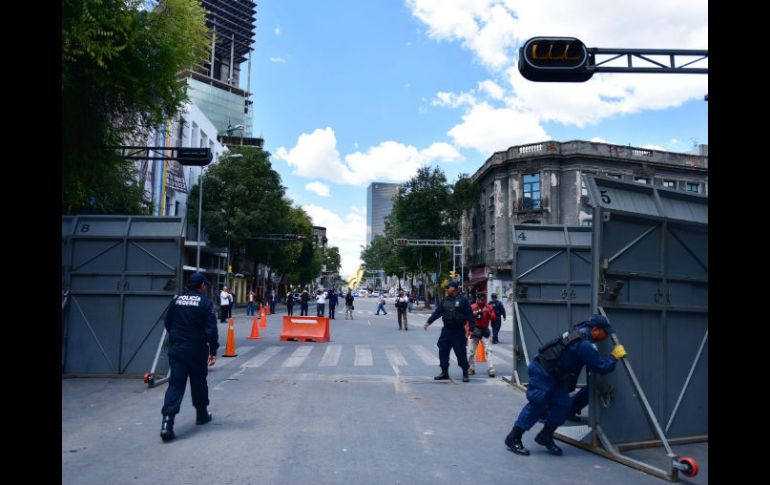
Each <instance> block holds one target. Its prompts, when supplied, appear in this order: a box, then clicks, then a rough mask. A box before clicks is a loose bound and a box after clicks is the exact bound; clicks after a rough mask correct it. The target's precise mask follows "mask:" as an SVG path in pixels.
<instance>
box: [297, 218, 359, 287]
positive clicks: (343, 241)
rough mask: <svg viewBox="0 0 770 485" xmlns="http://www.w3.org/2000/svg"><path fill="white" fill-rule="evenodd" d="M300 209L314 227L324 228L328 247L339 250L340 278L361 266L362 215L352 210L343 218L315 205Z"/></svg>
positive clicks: (345, 277)
mask: <svg viewBox="0 0 770 485" xmlns="http://www.w3.org/2000/svg"><path fill="white" fill-rule="evenodd" d="M302 208H303V209H304V210H305V212H307V213H308V215H309V216H310V218H311V219H313V225H314V226H322V227H325V228H326V237H327V238H328V239H329V243H328V245H329V246H337V247H338V248H340V259H341V266H342V267H341V269H340V276H342V277H343V279H347V277H348V276H350V275H352V274H353V272H355V271H356V270H357V269H358V266H359V265H360V264H361V260H360V259H359V257H360V256H361V246H362V245H364V244H366V219H365V217H364V215H363V214H361V213H359V212H357V211H356V210H353V212H350V213H348V214H347V215H345V217H344V218H343V217H340V216H339V215H337V214H336V213H334V212H332V211H330V210H328V209H325V208H323V207H319V206H317V205H312V204H310V205H304V206H302Z"/></svg>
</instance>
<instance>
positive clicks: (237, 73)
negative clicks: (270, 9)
mask: <svg viewBox="0 0 770 485" xmlns="http://www.w3.org/2000/svg"><path fill="white" fill-rule="evenodd" d="M201 6H202V7H203V9H204V10H205V11H206V26H207V27H208V29H209V35H210V42H211V52H210V55H209V58H208V59H206V60H204V61H203V62H201V63H200V64H198V65H196V66H194V67H193V68H192V69H191V70H189V71H188V73H187V74H188V78H187V83H188V86H189V89H188V94H189V96H190V100H191V101H192V102H193V103H194V104H196V105H197V106H198V107H199V108H200V109H201V111H203V113H205V115H206V117H208V118H209V120H211V122H212V123H213V124H214V126H215V127H216V129H217V131H218V132H219V134H220V141H222V142H223V143H226V144H228V145H229V144H236V145H238V144H240V145H251V146H259V147H262V145H263V142H262V140H261V139H259V138H251V137H252V108H251V106H252V103H253V101H252V100H251V99H250V98H251V75H250V72H251V53H252V52H253V50H254V49H253V47H252V44H253V43H254V30H255V21H256V12H257V4H256V2H253V1H250V0H201ZM246 61H248V67H247V69H246V85H245V89H243V88H242V87H241V65H242V64H243V63H244V62H246Z"/></svg>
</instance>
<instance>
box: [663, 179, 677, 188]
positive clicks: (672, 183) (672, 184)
mask: <svg viewBox="0 0 770 485" xmlns="http://www.w3.org/2000/svg"><path fill="white" fill-rule="evenodd" d="M663 187H665V188H667V189H675V188H676V180H663Z"/></svg>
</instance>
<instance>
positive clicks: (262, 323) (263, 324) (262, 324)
mask: <svg viewBox="0 0 770 485" xmlns="http://www.w3.org/2000/svg"><path fill="white" fill-rule="evenodd" d="M259 326H260V327H261V328H267V317H266V316H265V314H264V313H263V314H262V317H261V318H260V320H259Z"/></svg>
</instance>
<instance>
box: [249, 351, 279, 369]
mask: <svg viewBox="0 0 770 485" xmlns="http://www.w3.org/2000/svg"><path fill="white" fill-rule="evenodd" d="M281 350H283V347H278V346H272V347H268V348H266V349H265V350H263V351H262V352H260V353H258V354H257V355H255V356H254V357H252V358H251V359H250V360H249V361H247V362H246V363H245V364H243V365H242V367H261V366H262V365H263V364H264V363H265V362H267V361H268V360H269V359H270V358H271V357H272V356H274V355H275V354H277V353H278V352H280V351H281Z"/></svg>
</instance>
